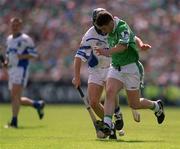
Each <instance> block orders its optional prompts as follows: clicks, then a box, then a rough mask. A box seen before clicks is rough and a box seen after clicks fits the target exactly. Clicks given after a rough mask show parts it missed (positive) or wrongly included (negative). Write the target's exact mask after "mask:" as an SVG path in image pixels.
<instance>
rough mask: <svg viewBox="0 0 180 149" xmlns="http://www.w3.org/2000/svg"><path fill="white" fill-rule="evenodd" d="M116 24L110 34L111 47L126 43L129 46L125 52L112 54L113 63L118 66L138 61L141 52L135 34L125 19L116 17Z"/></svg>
mask: <svg viewBox="0 0 180 149" xmlns="http://www.w3.org/2000/svg"><path fill="white" fill-rule="evenodd" d="M114 24H115V25H114V29H113V31H112V32H111V33H110V34H109V36H108V43H109V46H110V48H112V47H115V46H116V45H117V44H126V45H128V48H127V49H125V50H124V51H123V52H118V53H113V54H112V65H113V66H115V67H117V66H124V65H127V64H131V63H134V62H137V61H138V60H139V54H138V48H137V46H136V43H135V35H134V34H133V32H132V31H131V29H130V28H129V26H128V24H127V23H126V22H124V21H123V20H120V19H118V18H117V17H115V18H114Z"/></svg>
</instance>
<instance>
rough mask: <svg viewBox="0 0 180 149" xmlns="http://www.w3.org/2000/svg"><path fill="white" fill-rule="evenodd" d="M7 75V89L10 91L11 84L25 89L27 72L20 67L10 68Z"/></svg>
mask: <svg viewBox="0 0 180 149" xmlns="http://www.w3.org/2000/svg"><path fill="white" fill-rule="evenodd" d="M8 75H9V82H8V85H9V89H10V90H11V89H12V85H13V84H19V85H22V86H23V87H26V85H27V80H28V76H29V74H28V70H25V69H24V68H22V67H11V68H9V70H8Z"/></svg>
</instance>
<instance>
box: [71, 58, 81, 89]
mask: <svg viewBox="0 0 180 149" xmlns="http://www.w3.org/2000/svg"><path fill="white" fill-rule="evenodd" d="M80 70H81V59H80V58H79V57H75V59H74V77H73V80H72V83H73V85H74V86H75V87H76V88H78V87H79V86H80V85H81V79H80Z"/></svg>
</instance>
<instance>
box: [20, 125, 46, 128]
mask: <svg viewBox="0 0 180 149" xmlns="http://www.w3.org/2000/svg"><path fill="white" fill-rule="evenodd" d="M44 127H45V126H44V125H36V126H19V127H18V128H17V129H39V128H44Z"/></svg>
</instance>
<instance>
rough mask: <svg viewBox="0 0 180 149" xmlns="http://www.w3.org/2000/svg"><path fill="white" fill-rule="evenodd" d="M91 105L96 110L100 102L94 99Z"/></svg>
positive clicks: (90, 102)
mask: <svg viewBox="0 0 180 149" xmlns="http://www.w3.org/2000/svg"><path fill="white" fill-rule="evenodd" d="M89 104H90V106H91V107H92V108H96V107H97V106H98V104H99V101H98V100H97V99H92V100H90V101H89Z"/></svg>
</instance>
